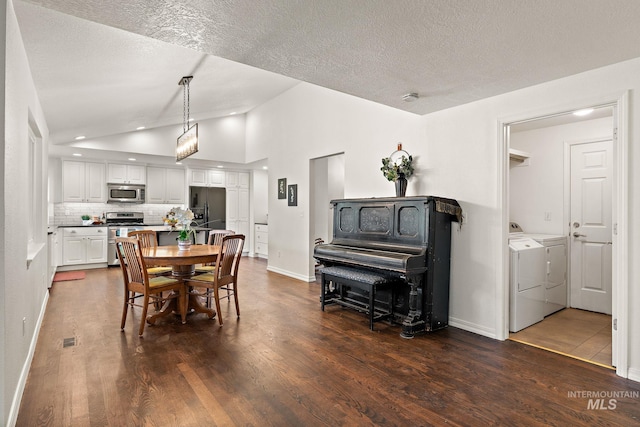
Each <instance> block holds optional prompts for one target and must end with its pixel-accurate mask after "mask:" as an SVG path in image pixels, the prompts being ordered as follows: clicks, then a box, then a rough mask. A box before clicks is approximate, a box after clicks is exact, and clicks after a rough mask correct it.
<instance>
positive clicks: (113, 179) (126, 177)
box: [107, 163, 147, 185]
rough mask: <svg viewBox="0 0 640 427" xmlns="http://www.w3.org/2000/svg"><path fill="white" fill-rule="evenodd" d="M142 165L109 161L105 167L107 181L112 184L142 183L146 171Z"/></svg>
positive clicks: (144, 179) (144, 180) (143, 182)
mask: <svg viewBox="0 0 640 427" xmlns="http://www.w3.org/2000/svg"><path fill="white" fill-rule="evenodd" d="M145 169H146V168H145V167H144V166H142V165H122V164H117V163H109V166H108V168H107V182H108V183H113V184H135V185H144V184H145V182H146V178H147V176H146V171H145Z"/></svg>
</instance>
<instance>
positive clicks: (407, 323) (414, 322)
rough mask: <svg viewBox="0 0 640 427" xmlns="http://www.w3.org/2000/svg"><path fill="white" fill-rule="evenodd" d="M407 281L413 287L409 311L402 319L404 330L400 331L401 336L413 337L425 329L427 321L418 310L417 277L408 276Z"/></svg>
mask: <svg viewBox="0 0 640 427" xmlns="http://www.w3.org/2000/svg"><path fill="white" fill-rule="evenodd" d="M418 280H419V281H420V279H418ZM407 282H408V283H409V286H410V287H411V290H410V291H409V313H408V314H407V316H406V317H405V318H404V320H403V321H402V332H400V336H401V337H402V338H406V339H411V338H413V337H414V336H415V334H416V333H418V332H424V331H425V322H424V320H423V319H421V317H422V313H421V311H419V310H418V283H416V278H414V277H409V278H407Z"/></svg>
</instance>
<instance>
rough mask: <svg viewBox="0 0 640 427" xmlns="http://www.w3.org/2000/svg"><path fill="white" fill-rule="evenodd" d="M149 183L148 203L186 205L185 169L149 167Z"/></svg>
mask: <svg viewBox="0 0 640 427" xmlns="http://www.w3.org/2000/svg"><path fill="white" fill-rule="evenodd" d="M147 182H148V184H147V191H146V195H147V196H146V197H147V203H165V204H169V203H172V204H183V203H184V199H185V197H184V196H185V185H184V170H183V169H175V168H159V167H148V168H147Z"/></svg>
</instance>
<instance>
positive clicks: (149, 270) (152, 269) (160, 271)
mask: <svg viewBox="0 0 640 427" xmlns="http://www.w3.org/2000/svg"><path fill="white" fill-rule="evenodd" d="M170 271H171V267H149V268H147V274H163V273H168V272H170Z"/></svg>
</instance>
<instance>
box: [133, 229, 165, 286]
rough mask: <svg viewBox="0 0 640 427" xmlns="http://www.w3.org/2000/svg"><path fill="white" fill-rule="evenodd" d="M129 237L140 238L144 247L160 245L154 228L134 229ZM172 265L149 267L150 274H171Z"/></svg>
mask: <svg viewBox="0 0 640 427" xmlns="http://www.w3.org/2000/svg"><path fill="white" fill-rule="evenodd" d="M128 237H135V238H137V239H138V240H140V246H141V247H143V248H155V247H157V246H158V237H157V235H156V232H155V231H153V230H134V231H130V232H129V233H128ZM171 270H172V269H171V267H164V266H158V267H148V268H147V273H149V276H151V277H156V276H166V275H169V274H171Z"/></svg>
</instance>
